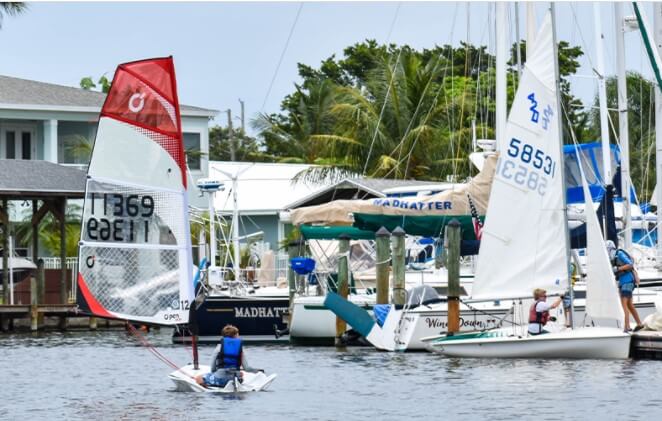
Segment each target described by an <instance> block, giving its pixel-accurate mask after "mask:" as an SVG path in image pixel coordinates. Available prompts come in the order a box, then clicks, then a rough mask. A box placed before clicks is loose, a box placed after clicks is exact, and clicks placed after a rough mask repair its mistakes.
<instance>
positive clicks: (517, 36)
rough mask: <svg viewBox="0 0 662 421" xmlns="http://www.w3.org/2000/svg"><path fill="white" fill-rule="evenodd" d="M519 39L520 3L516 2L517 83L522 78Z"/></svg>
mask: <svg viewBox="0 0 662 421" xmlns="http://www.w3.org/2000/svg"><path fill="white" fill-rule="evenodd" d="M519 41H520V39H519V2H515V48H517V51H516V54H517V81H518V83H519V78H521V77H522V51H521V49H520V42H519Z"/></svg>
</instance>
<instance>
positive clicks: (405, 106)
mask: <svg viewBox="0 0 662 421" xmlns="http://www.w3.org/2000/svg"><path fill="white" fill-rule="evenodd" d="M521 48H523V49H524V50H525V46H522V47H521ZM515 51H516V50H515V47H513V50H512V53H513V54H514V53H515ZM559 51H560V55H561V64H560V66H561V75H562V76H563V80H562V86H561V89H562V93H563V97H564V107H565V108H567V109H568V110H570V111H569V112H568V115H569V123H568V128H567V131H569V130H570V128H573V129H575V126H578V127H579V126H582V125H584V124H585V122H586V120H585V119H583V118H584V117H583V116H582V115H581V113H578V112H577V111H575V110H576V109H577V107H578V106H581V102H579V100H578V99H576V98H574V97H573V96H572V95H571V93H570V85H569V82H567V80H566V78H567V77H568V76H569V75H572V74H573V73H575V72H576V71H577V69H578V67H579V62H578V61H577V59H578V58H579V57H580V56H581V55H582V51H581V49H580V48H579V47H570V46H569V45H568V44H567V43H565V42H561V43H560V45H559ZM523 57H524V58H525V57H526V56H525V54H524V55H523ZM512 63H514V60H511V66H510V68H509V77H508V84H509V86H508V93H509V94H508V97H509V102H512V98H513V97H514V92H515V90H516V86H517V79H518V75H517V69H516V68H515V65H514V64H512ZM494 65H495V57H494V56H492V55H490V54H489V53H488V52H487V48H486V47H485V46H474V45H470V44H466V43H461V44H460V46H458V47H453V46H451V45H443V46H435V47H434V48H432V49H424V50H422V51H419V50H415V49H413V48H411V47H409V46H407V45H402V46H398V45H395V44H388V45H384V44H379V43H377V42H376V41H374V40H366V41H364V42H360V43H357V44H354V45H352V46H349V47H347V48H345V50H344V51H343V56H342V57H340V58H338V57H336V56H335V55H332V56H330V57H329V58H327V59H325V60H322V62H321V63H320V65H319V67H317V68H315V67H313V66H310V65H307V64H301V63H300V64H299V65H298V70H299V76H300V78H301V82H300V83H298V84H296V85H295V90H294V92H292V93H291V94H289V95H287V96H286V97H285V98H284V99H283V101H282V103H281V112H280V113H275V114H271V115H261V116H259V117H258V118H257V119H256V120H254V121H253V127H254V128H256V129H257V130H258V131H259V141H260V143H261V147H262V148H263V150H264V152H265V154H266V155H268V156H273V157H274V158H275V160H277V161H286V162H305V163H313V164H318V165H319V167H317V168H313V169H311V170H309V173H308V174H306V175H304V176H303V178H304V179H306V180H310V181H315V180H317V181H320V180H322V179H328V178H334V177H342V176H344V175H347V174H363V175H366V176H374V177H390V178H405V179H407V178H416V179H421V180H441V179H445V178H447V177H448V176H450V175H452V176H455V177H457V178H459V179H462V178H465V177H466V176H469V175H471V171H472V170H471V167H470V165H469V163H468V159H467V156H468V154H469V153H471V152H472V124H473V122H475V124H476V130H477V136H478V137H479V138H493V137H494V126H495V109H496V102H495V75H496V74H495V67H494Z"/></svg>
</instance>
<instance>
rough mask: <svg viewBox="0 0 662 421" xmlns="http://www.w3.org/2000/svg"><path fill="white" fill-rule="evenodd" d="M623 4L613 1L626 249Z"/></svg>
mask: <svg viewBox="0 0 662 421" xmlns="http://www.w3.org/2000/svg"><path fill="white" fill-rule="evenodd" d="M623 18H624V16H623V5H622V4H621V3H618V2H616V3H614V27H615V28H614V29H615V32H616V34H615V35H616V80H617V84H618V137H619V140H620V145H621V194H622V196H623V223H624V230H623V234H624V241H623V247H624V248H625V249H626V250H630V249H631V248H632V215H631V212H630V140H629V133H628V130H629V127H628V100H627V79H626V78H627V76H626V74H625V22H624V19H623Z"/></svg>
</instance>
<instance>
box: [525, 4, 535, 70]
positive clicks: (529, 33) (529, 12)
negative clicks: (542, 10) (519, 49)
mask: <svg viewBox="0 0 662 421" xmlns="http://www.w3.org/2000/svg"><path fill="white" fill-rule="evenodd" d="M535 41H536V4H535V3H534V2H532V1H527V2H526V57H527V58H528V57H530V56H531V51H533V43H534V42H535Z"/></svg>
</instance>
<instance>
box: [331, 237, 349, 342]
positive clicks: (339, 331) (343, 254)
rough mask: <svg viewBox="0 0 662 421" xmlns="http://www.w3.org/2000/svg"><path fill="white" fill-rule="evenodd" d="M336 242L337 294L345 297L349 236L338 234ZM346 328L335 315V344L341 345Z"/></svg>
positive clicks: (343, 322) (347, 286)
mask: <svg viewBox="0 0 662 421" xmlns="http://www.w3.org/2000/svg"><path fill="white" fill-rule="evenodd" d="M338 238H339V244H338V257H339V258H338V286H337V288H338V295H340V296H341V297H343V298H345V299H347V296H348V295H349V277H350V273H349V237H348V236H347V235H344V234H342V235H340V236H339V237H338ZM346 330H347V323H345V321H344V320H343V319H341V318H340V317H338V316H336V339H335V345H336V346H342V339H341V337H342V335H343V333H345V331H346Z"/></svg>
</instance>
